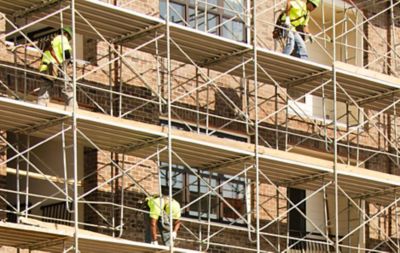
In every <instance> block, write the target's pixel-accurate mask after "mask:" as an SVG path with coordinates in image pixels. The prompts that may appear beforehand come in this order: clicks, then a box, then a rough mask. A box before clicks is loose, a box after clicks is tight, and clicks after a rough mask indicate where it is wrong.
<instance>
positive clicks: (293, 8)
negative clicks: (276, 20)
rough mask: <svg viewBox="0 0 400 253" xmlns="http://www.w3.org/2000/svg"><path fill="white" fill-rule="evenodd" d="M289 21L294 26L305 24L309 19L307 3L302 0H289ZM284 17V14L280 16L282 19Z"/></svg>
mask: <svg viewBox="0 0 400 253" xmlns="http://www.w3.org/2000/svg"><path fill="white" fill-rule="evenodd" d="M289 17H290V23H291V24H292V26H293V27H294V28H296V27H298V26H300V25H301V26H307V25H308V21H309V19H310V16H309V11H308V10H307V4H306V3H305V2H303V1H302V0H293V1H290V10H289ZM285 19H286V14H284V15H283V16H282V21H284V20H285Z"/></svg>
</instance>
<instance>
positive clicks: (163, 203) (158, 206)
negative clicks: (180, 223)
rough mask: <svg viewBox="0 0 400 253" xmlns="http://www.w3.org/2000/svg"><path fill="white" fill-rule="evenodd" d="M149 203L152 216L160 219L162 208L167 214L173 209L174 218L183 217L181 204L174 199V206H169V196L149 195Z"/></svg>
mask: <svg viewBox="0 0 400 253" xmlns="http://www.w3.org/2000/svg"><path fill="white" fill-rule="evenodd" d="M147 205H148V206H149V208H150V218H152V219H156V220H157V219H158V218H159V217H160V216H161V215H162V210H165V213H166V214H167V215H169V214H170V212H171V210H172V219H174V220H178V219H180V218H181V205H180V204H179V203H178V201H176V200H175V199H172V206H171V207H170V206H169V199H168V197H161V198H160V197H149V198H147Z"/></svg>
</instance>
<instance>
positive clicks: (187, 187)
mask: <svg viewBox="0 0 400 253" xmlns="http://www.w3.org/2000/svg"><path fill="white" fill-rule="evenodd" d="M172 171H173V172H172V188H173V192H174V198H175V199H176V200H177V201H179V202H180V203H181V206H185V205H187V204H189V203H191V202H192V201H194V200H196V199H197V198H198V197H200V196H202V195H203V194H204V193H207V192H208V191H210V189H209V187H208V186H207V184H206V183H205V182H204V181H206V182H207V183H208V184H209V185H211V187H213V188H214V187H216V186H218V185H220V184H222V183H224V182H225V181H227V180H229V178H230V176H227V175H221V174H217V173H211V175H210V173H209V172H208V171H201V170H199V169H196V173H198V174H199V175H201V177H202V178H203V179H204V181H203V180H200V179H199V178H198V177H197V176H196V175H195V174H194V173H193V172H192V171H190V170H189V169H188V168H185V167H183V166H180V165H173V166H172ZM160 173H161V187H162V188H163V190H166V191H168V180H169V176H168V165H167V164H164V165H162V166H161V168H160ZM245 191H246V189H245V181H244V179H243V178H238V179H234V180H232V181H230V182H229V183H228V184H226V185H224V186H223V187H221V188H219V189H218V190H217V192H218V194H220V195H222V196H223V197H224V198H225V200H226V201H227V202H228V203H229V204H230V205H231V206H233V207H234V208H235V209H236V210H237V211H238V212H239V213H240V214H244V213H245V210H246V209H245V208H246V202H245V196H246V194H245ZM182 215H183V216H186V217H191V218H199V217H201V218H202V219H208V217H210V219H211V220H213V221H219V222H227V223H236V224H242V223H244V222H243V220H241V219H240V218H239V217H238V216H237V214H236V213H235V212H234V211H233V210H232V209H231V208H230V207H229V206H228V205H227V204H226V203H224V201H222V200H221V199H220V198H219V197H218V196H217V194H216V193H215V192H211V193H210V194H208V195H206V196H204V197H203V198H202V199H200V200H197V201H196V202H195V203H193V204H192V205H190V206H189V207H188V208H186V209H185V210H183V211H182ZM208 215H210V216H208Z"/></svg>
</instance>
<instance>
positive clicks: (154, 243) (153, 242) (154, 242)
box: [150, 241, 158, 246]
mask: <svg viewBox="0 0 400 253" xmlns="http://www.w3.org/2000/svg"><path fill="white" fill-rule="evenodd" d="M150 244H151V245H156V246H158V241H152V242H151V243H150Z"/></svg>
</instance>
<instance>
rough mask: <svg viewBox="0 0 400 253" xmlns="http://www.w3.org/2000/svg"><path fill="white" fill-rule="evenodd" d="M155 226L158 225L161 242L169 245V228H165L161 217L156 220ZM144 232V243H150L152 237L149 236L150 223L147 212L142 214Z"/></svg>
mask: <svg viewBox="0 0 400 253" xmlns="http://www.w3.org/2000/svg"><path fill="white" fill-rule="evenodd" d="M146 211H149V210H146ZM166 226H168V224H166ZM157 227H158V231H160V234H161V240H162V242H163V244H164V245H166V246H169V245H170V236H169V235H170V234H169V230H168V229H165V228H164V227H163V224H162V221H161V217H160V218H159V219H158V221H157ZM144 233H145V237H144V241H145V242H146V243H151V241H152V238H151V224H150V215H149V213H145V214H144Z"/></svg>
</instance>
